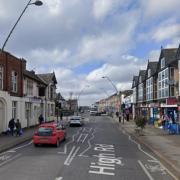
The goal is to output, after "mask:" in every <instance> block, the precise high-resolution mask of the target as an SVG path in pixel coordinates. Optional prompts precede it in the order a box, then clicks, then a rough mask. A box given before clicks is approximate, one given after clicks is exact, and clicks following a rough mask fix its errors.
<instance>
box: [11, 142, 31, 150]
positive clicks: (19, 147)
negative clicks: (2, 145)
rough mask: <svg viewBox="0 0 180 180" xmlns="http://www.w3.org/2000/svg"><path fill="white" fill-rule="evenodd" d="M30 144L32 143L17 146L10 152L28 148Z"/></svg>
mask: <svg viewBox="0 0 180 180" xmlns="http://www.w3.org/2000/svg"><path fill="white" fill-rule="evenodd" d="M32 143H33V141H30V142H29V143H28V144H25V145H22V146H18V147H17V148H13V149H12V151H15V150H17V149H21V148H23V147H26V146H29V145H30V144H32Z"/></svg>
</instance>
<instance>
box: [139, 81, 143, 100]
mask: <svg viewBox="0 0 180 180" xmlns="http://www.w3.org/2000/svg"><path fill="white" fill-rule="evenodd" d="M138 101H143V83H141V84H139V86H138Z"/></svg>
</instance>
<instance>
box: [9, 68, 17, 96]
mask: <svg viewBox="0 0 180 180" xmlns="http://www.w3.org/2000/svg"><path fill="white" fill-rule="evenodd" d="M17 80H18V74H17V72H16V71H12V72H11V90H12V92H17Z"/></svg>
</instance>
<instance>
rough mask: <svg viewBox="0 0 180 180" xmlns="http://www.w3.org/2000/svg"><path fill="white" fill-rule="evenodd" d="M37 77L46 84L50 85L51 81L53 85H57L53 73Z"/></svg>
mask: <svg viewBox="0 0 180 180" xmlns="http://www.w3.org/2000/svg"><path fill="white" fill-rule="evenodd" d="M37 75H38V77H39V78H40V79H41V80H42V81H44V82H45V83H46V84H50V83H51V82H52V81H54V83H55V84H57V80H56V77H55V74H54V72H53V73H46V74H37Z"/></svg>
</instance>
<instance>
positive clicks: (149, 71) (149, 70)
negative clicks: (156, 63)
mask: <svg viewBox="0 0 180 180" xmlns="http://www.w3.org/2000/svg"><path fill="white" fill-rule="evenodd" d="M150 76H151V69H148V78H149V77H150Z"/></svg>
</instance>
